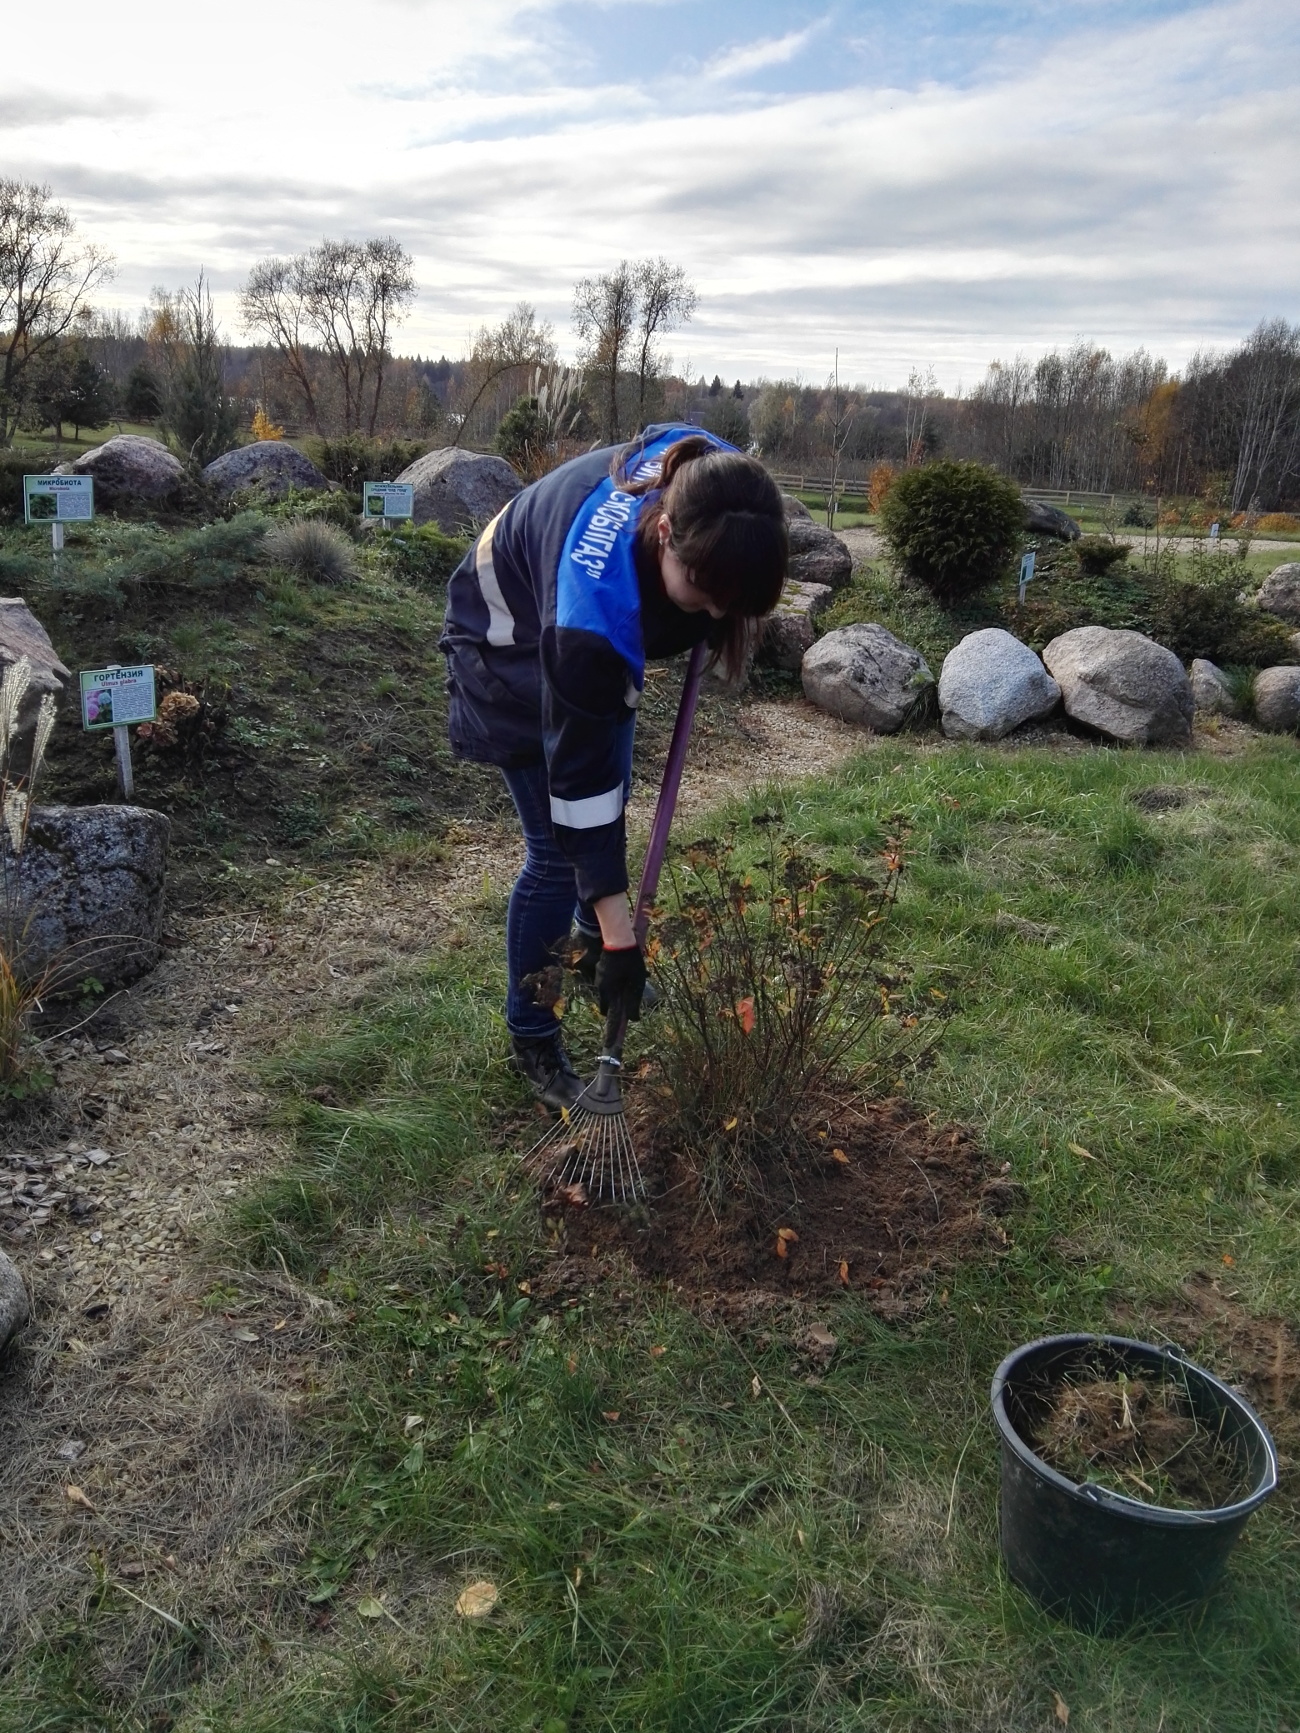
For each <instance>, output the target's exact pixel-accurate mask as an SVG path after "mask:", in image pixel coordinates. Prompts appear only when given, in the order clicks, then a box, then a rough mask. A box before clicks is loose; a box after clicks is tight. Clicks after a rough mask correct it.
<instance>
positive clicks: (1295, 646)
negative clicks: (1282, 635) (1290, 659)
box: [1291, 632, 1300, 657]
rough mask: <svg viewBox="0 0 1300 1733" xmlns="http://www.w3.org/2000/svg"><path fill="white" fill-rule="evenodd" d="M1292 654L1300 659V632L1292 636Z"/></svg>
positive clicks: (1293, 633)
mask: <svg viewBox="0 0 1300 1733" xmlns="http://www.w3.org/2000/svg"><path fill="white" fill-rule="evenodd" d="M1291 654H1292V655H1293V656H1296V657H1300V632H1292V634H1291Z"/></svg>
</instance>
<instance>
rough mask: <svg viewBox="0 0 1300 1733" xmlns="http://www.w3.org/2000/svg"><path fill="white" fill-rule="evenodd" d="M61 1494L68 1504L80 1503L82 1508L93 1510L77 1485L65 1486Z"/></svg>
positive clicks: (92, 1506)
mask: <svg viewBox="0 0 1300 1733" xmlns="http://www.w3.org/2000/svg"><path fill="white" fill-rule="evenodd" d="M63 1496H64V1498H66V1499H67V1501H68V1503H69V1504H76V1505H80V1507H81V1508H82V1510H94V1508H95V1507H94V1505H93V1504H92V1503H91V1502H90V1500H89V1499H88V1498H87V1497H86V1495H85V1493H84V1492H83V1491H82V1490H81V1488H80V1487H79V1486H65V1487H64V1489H63Z"/></svg>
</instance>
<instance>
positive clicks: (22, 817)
mask: <svg viewBox="0 0 1300 1733" xmlns="http://www.w3.org/2000/svg"><path fill="white" fill-rule="evenodd" d="M0 810H3V813H4V821H5V829H6V830H7V831H8V832H9V841H10V842H11V843H12V844H13V850H14V853H15V854H21V853H22V852H23V843H24V841H25V840H26V835H27V796H26V795H25V794H24V793H23V792H22V790H21V789H17V788H15V789H11V790H10V792H9V794H8V795H7V796H6V798H5V803H4V807H3V809H0Z"/></svg>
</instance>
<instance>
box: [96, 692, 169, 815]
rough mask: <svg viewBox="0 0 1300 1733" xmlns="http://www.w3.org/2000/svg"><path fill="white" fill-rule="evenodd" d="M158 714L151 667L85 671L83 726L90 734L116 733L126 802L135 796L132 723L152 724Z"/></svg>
mask: <svg viewBox="0 0 1300 1733" xmlns="http://www.w3.org/2000/svg"><path fill="white" fill-rule="evenodd" d="M157 714H158V704H157V696H156V691H155V686H154V671H153V669H152V667H150V666H149V665H147V664H145V665H143V666H139V667H135V668H121V667H118V666H116V665H115V664H114V665H112V666H110V667H108V668H83V669H82V671H81V726H82V727H83V728H85V729H86V730H88V731H89V732H90V733H101V732H102V731H103V730H104V729H107V728H111V729H112V730H113V749H114V751H115V752H116V754H117V782H118V787H119V788H120V789H121V791H122V798H123V799H124V800H130V798H131V796H132V795H133V794H134V793H135V777H134V775H133V773H132V770H131V736H130V733H129V730H128V724H130V723H134V722H152V721H153V720H154V719H155V717H156V716H157Z"/></svg>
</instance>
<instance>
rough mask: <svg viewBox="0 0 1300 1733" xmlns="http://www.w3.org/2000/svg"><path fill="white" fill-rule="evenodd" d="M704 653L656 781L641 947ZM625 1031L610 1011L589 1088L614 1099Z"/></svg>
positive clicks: (698, 650)
mask: <svg viewBox="0 0 1300 1733" xmlns="http://www.w3.org/2000/svg"><path fill="white" fill-rule="evenodd" d="M708 653H709V646H708V645H707V644H697V645H696V646H695V648H694V649H693V650H692V651H691V659H690V661H689V662H688V663H687V664H686V679H685V681H684V682H683V684H682V698H681V703H680V704H679V705H678V706H677V721H676V723H675V724H674V727H673V738H672V742H671V744H670V745H669V748H668V762H667V763H666V764H665V765H664V779H663V781H662V782H661V783H660V785H659V799H658V801H657V802H656V804H655V816H654V823H653V824H652V825H651V826H650V842H649V846H648V847H647V848H646V851H645V865H644V866H643V867H642V868H641V889H640V890H639V891H638V892H637V898H636V909H635V910H634V912H633V915H632V931H633V932H634V933H635V934H636V942H637V944H638V945H641V946H642V947H644V945H645V936H646V929H647V927H648V926H649V924H650V905H651V903H652V902H653V901H654V900H655V892H656V891H657V890H658V889H659V874H660V872H661V871H662V870H663V864H664V855H665V854H666V853H667V850H668V832H669V831H670V830H671V829H672V823H673V813H674V811H675V810H676V807H677V791H678V789H680V787H681V785H682V771H683V770H684V769H685V768H686V748H687V747H688V746H689V745H690V739H691V724H692V722H694V720H695V706H696V703H697V702H698V700H699V696H700V681H701V680H702V679H703V678H704V659H705V657H706V656H707V655H708ZM626 1035H627V1018H626V1017H624V1016H622V1015H621V1014H620V1013H619V1012H618V1011H611V1012H610V1014H609V1017H608V1019H607V1020H606V1023H605V1052H604V1053H602V1054H601V1058H600V1074H599V1077H598V1080H597V1083H596V1084H594V1085H593V1088H599V1085H600V1081H601V1080H603V1081H605V1082H606V1083H607V1084H608V1085H609V1087H610V1088H611V1089H612V1090H613V1091H614V1092H615V1093H614V1095H613V1097H612V1098H613V1099H614V1100H615V1101H617V1099H618V1097H617V1083H616V1082H614V1081H613V1080H614V1079H616V1078H617V1075H618V1067H619V1063H620V1060H621V1057H622V1053H623V1041H624V1039H625V1037H626ZM611 1062H612V1063H611Z"/></svg>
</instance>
